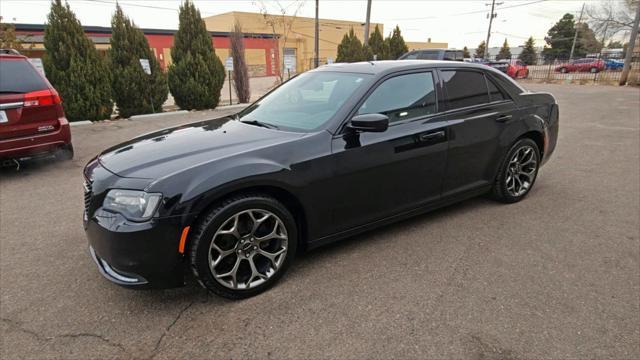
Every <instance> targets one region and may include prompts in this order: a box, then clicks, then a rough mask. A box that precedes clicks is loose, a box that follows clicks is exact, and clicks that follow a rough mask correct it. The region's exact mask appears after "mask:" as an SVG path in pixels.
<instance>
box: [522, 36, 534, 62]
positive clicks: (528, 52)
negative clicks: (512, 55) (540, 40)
mask: <svg viewBox="0 0 640 360" xmlns="http://www.w3.org/2000/svg"><path fill="white" fill-rule="evenodd" d="M535 45H536V43H535V41H534V40H533V36H531V37H529V39H528V40H527V41H526V42H525V43H524V47H523V49H522V52H521V53H520V55H519V56H518V59H520V60H521V61H522V62H523V63H525V64H527V65H535V64H536V57H537V54H536V48H535Z"/></svg>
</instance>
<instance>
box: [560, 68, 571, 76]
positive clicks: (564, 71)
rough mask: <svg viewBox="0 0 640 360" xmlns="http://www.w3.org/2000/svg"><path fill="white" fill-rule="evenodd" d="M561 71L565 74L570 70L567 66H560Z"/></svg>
mask: <svg viewBox="0 0 640 360" xmlns="http://www.w3.org/2000/svg"><path fill="white" fill-rule="evenodd" d="M560 72H561V73H563V74H566V73H568V72H569V70H568V69H567V68H564V67H563V68H560Z"/></svg>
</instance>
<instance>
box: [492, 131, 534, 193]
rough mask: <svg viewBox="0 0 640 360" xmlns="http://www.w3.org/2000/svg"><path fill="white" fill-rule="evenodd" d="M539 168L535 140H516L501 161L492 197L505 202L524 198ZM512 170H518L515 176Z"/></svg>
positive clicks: (531, 186)
mask: <svg viewBox="0 0 640 360" xmlns="http://www.w3.org/2000/svg"><path fill="white" fill-rule="evenodd" d="M527 150H529V151H530V152H529V151H527ZM516 155H517V156H516ZM530 156H531V157H530ZM515 159H517V160H515ZM530 160H532V161H533V163H532V162H529V161H530ZM516 163H517V164H518V165H516ZM539 168H540V150H539V149H538V145H537V144H536V143H535V141H533V140H531V139H529V138H523V139H520V140H518V141H516V143H515V144H513V146H512V147H511V148H510V149H509V151H508V152H507V155H506V156H505V158H504V160H503V161H502V164H501V166H500V170H499V171H498V175H497V176H496V180H495V182H494V184H493V189H492V190H491V194H492V196H493V198H494V199H496V200H498V201H500V202H503V203H507V204H511V203H515V202H518V201H520V200H522V199H524V198H525V196H527V194H528V193H529V191H531V188H533V185H534V183H535V181H536V178H537V176H538V170H539ZM514 171H517V172H518V175H516V176H515V178H514V176H513V172H514Z"/></svg>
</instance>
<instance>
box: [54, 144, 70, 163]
mask: <svg viewBox="0 0 640 360" xmlns="http://www.w3.org/2000/svg"><path fill="white" fill-rule="evenodd" d="M54 156H55V157H56V159H57V160H61V161H69V160H72V159H73V145H71V144H67V145H63V146H61V147H60V148H59V149H58V150H56V152H55V153H54Z"/></svg>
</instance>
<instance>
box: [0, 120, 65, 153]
mask: <svg viewBox="0 0 640 360" xmlns="http://www.w3.org/2000/svg"><path fill="white" fill-rule="evenodd" d="M58 121H59V123H60V127H59V128H58V129H57V130H55V131H51V132H48V133H42V134H37V135H30V136H24V137H19V138H12V139H5V140H0V159H20V158H29V157H36V156H40V155H46V154H48V153H52V152H54V151H56V150H58V149H60V148H61V147H64V146H68V145H71V129H70V127H69V121H67V119H66V118H59V119H58Z"/></svg>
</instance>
